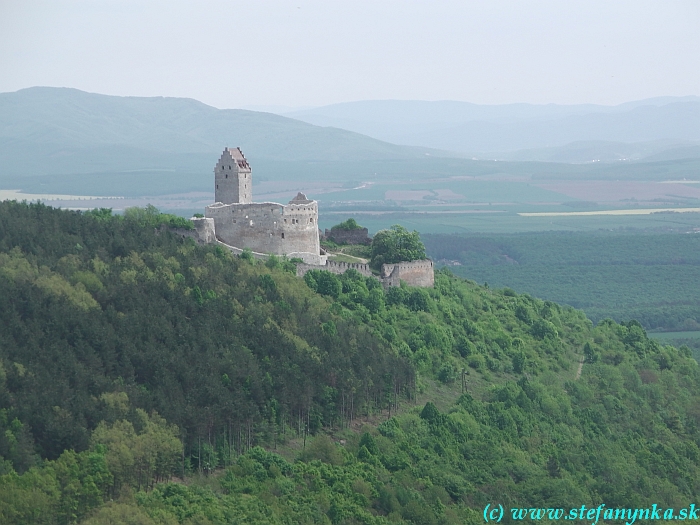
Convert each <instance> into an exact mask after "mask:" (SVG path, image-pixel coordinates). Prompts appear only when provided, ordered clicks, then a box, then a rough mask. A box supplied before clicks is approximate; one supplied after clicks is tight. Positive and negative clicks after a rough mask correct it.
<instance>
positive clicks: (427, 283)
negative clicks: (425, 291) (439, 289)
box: [381, 259, 435, 288]
mask: <svg viewBox="0 0 700 525" xmlns="http://www.w3.org/2000/svg"><path fill="white" fill-rule="evenodd" d="M381 276H382V282H383V283H384V286H385V287H389V286H399V285H400V284H401V281H404V282H405V283H406V284H407V285H409V286H421V287H423V288H432V287H433V286H434V285H435V272H434V268H433V261H431V260H430V259H425V260H422V261H411V262H400V263H396V264H382V271H381Z"/></svg>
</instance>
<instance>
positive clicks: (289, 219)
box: [202, 148, 326, 265]
mask: <svg viewBox="0 0 700 525" xmlns="http://www.w3.org/2000/svg"><path fill="white" fill-rule="evenodd" d="M214 179H215V188H214V191H215V198H216V203H214V204H211V205H209V206H207V207H206V208H205V213H204V214H205V217H206V219H212V220H213V222H214V232H215V237H216V240H217V241H218V242H220V243H222V244H224V245H227V246H228V247H230V248H231V249H232V250H233V251H242V250H243V249H245V248H248V249H250V250H252V251H253V252H254V253H256V254H260V255H263V254H274V255H286V256H288V257H290V258H292V257H298V258H300V259H302V260H303V261H304V262H305V263H310V264H317V265H322V264H325V262H326V256H325V255H322V254H321V246H320V244H319V236H318V203H317V202H316V201H314V200H311V199H307V198H306V195H304V194H303V193H298V194H297V196H296V197H294V198H293V199H292V200H291V201H289V203H288V204H286V205H283V204H278V203H276V202H253V191H252V184H253V181H252V170H251V168H250V164H248V161H247V160H246V158H245V156H244V155H243V153H242V152H241V150H240V148H235V149H231V148H226V149H225V150H224V152H223V154H222V155H221V158H220V159H219V162H217V164H216V167H215V168H214ZM202 228H203V231H204V230H206V227H204V226H202Z"/></svg>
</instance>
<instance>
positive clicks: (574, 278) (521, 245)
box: [422, 232, 700, 330]
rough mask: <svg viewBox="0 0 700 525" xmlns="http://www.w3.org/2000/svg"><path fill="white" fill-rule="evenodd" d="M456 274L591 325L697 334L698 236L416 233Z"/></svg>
mask: <svg viewBox="0 0 700 525" xmlns="http://www.w3.org/2000/svg"><path fill="white" fill-rule="evenodd" d="M422 239H423V241H424V242H425V245H426V248H427V251H428V254H429V255H430V256H431V257H432V258H434V259H435V260H437V261H438V262H439V261H443V262H444V263H446V264H454V261H457V262H459V263H460V264H461V266H454V267H452V269H453V271H454V272H455V274H457V275H460V276H462V277H465V278H468V279H473V280H475V281H477V282H480V283H484V282H486V283H488V284H489V285H490V286H493V287H504V286H508V287H511V288H513V289H515V290H517V291H519V292H527V293H530V294H533V295H536V296H537V297H543V298H546V299H549V300H552V301H556V302H558V303H564V304H569V305H571V306H574V307H575V308H581V309H583V310H584V311H585V312H586V314H587V315H588V317H589V318H591V319H592V320H593V321H594V322H598V321H600V320H602V319H605V318H611V319H615V320H617V321H624V320H630V319H637V320H638V321H640V322H641V323H642V324H643V325H644V326H645V327H646V328H648V329H658V330H697V329H698V327H700V299H699V298H698V296H697V294H696V293H695V283H697V282H698V279H700V236H698V235H693V234H679V233H666V234H659V233H626V232H624V233H622V232H590V233H587V232H586V233H582V232H543V233H533V234H517V235H498V236H464V235H423V236H422Z"/></svg>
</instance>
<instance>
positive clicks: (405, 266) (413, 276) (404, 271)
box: [297, 259, 435, 288]
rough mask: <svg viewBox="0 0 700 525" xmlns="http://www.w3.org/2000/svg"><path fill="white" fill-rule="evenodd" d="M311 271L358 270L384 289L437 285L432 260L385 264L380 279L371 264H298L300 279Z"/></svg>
mask: <svg viewBox="0 0 700 525" xmlns="http://www.w3.org/2000/svg"><path fill="white" fill-rule="evenodd" d="M311 270H324V271H327V272H331V273H334V274H336V275H340V274H342V273H345V272H346V271H348V270H357V271H358V272H360V273H361V274H362V275H364V276H365V277H374V278H375V279H378V280H379V281H381V283H382V284H383V285H384V288H388V287H390V286H401V281H404V282H405V283H406V284H407V285H409V286H420V287H422V288H432V287H433V286H434V285H435V273H434V268H433V261H431V260H430V259H425V260H421V261H411V262H400V263H396V264H383V265H382V270H381V273H380V276H379V277H377V276H376V275H374V274H373V273H372V271H371V270H370V267H369V264H361V263H346V262H338V261H327V262H326V264H325V265H323V266H319V265H314V264H297V276H298V277H304V275H306V273H307V272H309V271H311Z"/></svg>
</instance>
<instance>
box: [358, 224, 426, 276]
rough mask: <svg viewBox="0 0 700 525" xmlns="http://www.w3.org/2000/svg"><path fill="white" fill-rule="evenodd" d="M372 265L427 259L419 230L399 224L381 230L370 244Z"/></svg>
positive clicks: (376, 266) (379, 265)
mask: <svg viewBox="0 0 700 525" xmlns="http://www.w3.org/2000/svg"><path fill="white" fill-rule="evenodd" d="M370 251H371V254H372V260H371V265H372V266H373V267H375V268H380V267H381V266H382V264H391V263H397V262H402V261H417V260H420V259H425V258H426V257H427V256H426V254H425V246H424V245H423V242H422V241H421V240H420V235H419V233H418V232H417V231H415V230H414V231H412V232H409V231H408V230H407V229H406V228H404V227H403V226H401V225H399V224H395V225H393V226H392V227H391V228H390V229H388V230H380V231H378V232H377V234H376V235H375V236H374V238H373V239H372V245H371V246H370Z"/></svg>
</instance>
